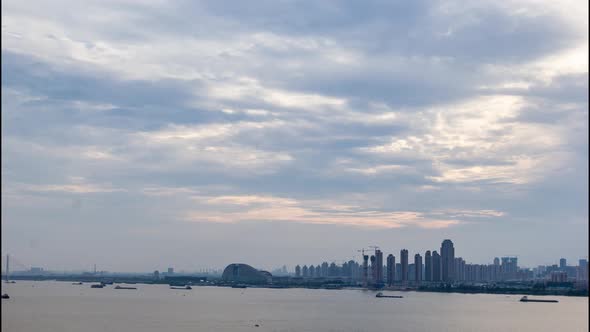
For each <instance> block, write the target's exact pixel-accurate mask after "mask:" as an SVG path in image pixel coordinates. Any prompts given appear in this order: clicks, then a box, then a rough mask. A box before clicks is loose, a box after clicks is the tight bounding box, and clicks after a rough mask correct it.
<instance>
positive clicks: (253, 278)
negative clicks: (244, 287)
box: [221, 263, 272, 284]
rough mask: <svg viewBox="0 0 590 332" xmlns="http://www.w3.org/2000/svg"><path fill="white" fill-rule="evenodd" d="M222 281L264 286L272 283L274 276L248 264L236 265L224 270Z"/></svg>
mask: <svg viewBox="0 0 590 332" xmlns="http://www.w3.org/2000/svg"><path fill="white" fill-rule="evenodd" d="M221 279H223V280H224V281H229V282H240V283H251V284H264V283H270V282H272V274H270V272H268V271H259V270H256V269H255V268H253V267H252V266H250V265H248V264H239V263H234V264H230V265H228V266H227V267H226V268H225V269H224V270H223V274H222V275H221Z"/></svg>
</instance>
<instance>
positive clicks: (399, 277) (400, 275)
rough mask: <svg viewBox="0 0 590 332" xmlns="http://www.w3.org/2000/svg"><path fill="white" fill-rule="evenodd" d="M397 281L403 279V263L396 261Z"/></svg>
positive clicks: (395, 277)
mask: <svg viewBox="0 0 590 332" xmlns="http://www.w3.org/2000/svg"><path fill="white" fill-rule="evenodd" d="M393 278H394V280H395V281H401V280H402V264H401V263H395V276H393Z"/></svg>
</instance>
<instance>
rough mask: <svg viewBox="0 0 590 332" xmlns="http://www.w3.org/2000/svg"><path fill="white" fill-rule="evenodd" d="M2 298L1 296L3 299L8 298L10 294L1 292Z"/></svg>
mask: <svg viewBox="0 0 590 332" xmlns="http://www.w3.org/2000/svg"><path fill="white" fill-rule="evenodd" d="M2 298H3V299H9V298H10V296H8V294H2Z"/></svg>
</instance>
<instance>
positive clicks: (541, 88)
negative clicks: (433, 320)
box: [1, 0, 589, 278]
mask: <svg viewBox="0 0 590 332" xmlns="http://www.w3.org/2000/svg"><path fill="white" fill-rule="evenodd" d="M587 12H588V4H587V3H586V2H584V1H575V0H564V1H559V2H554V1H529V0H514V1H509V2H504V1H491V0H482V1H473V2H469V3H468V4H466V3H464V2H463V1H445V2H438V1H429V0H418V1H409V2H404V1H402V2H387V1H386V2H382V1H374V2H373V1H368V2H362V3H361V2H330V1H328V2H324V1H309V0H304V1H292V2H291V1H278V2H275V1H261V2H254V3H249V2H235V1H233V2H225V1H202V2H200V1H197V2H193V1H180V2H176V1H172V2H169V1H158V0H145V1H139V2H138V1H129V0H112V1H106V2H105V1H94V0H92V1H88V2H84V3H81V2H79V1H72V0H57V2H53V1H52V2H39V3H37V2H34V3H31V2H28V1H25V2H23V1H17V0H5V1H2V68H1V69H2V90H1V93H2V114H1V116H2V165H1V168H2V172H1V174H2V175H1V176H2V189H1V190H2V195H1V200H2V202H1V203H2V212H1V213H2V215H1V217H2V248H1V251H2V253H3V255H5V254H6V253H10V254H11V255H14V257H15V259H17V260H20V261H22V262H23V263H26V264H27V265H29V266H42V267H52V268H54V269H56V270H63V269H79V268H92V265H93V264H96V265H97V266H99V267H103V269H105V270H111V271H153V270H156V269H158V268H159V269H161V268H164V267H167V266H174V267H176V268H179V269H180V268H185V269H187V270H188V269H190V268H191V267H192V266H195V265H197V264H198V265H199V266H203V267H206V266H210V267H214V266H215V267H222V266H223V265H224V264H226V263H228V262H234V261H239V262H248V263H249V264H252V265H253V266H259V267H261V268H272V267H273V266H282V265H283V264H284V263H289V262H292V263H291V265H293V264H294V263H297V262H312V261H313V259H314V257H318V256H320V253H321V257H325V259H330V260H335V261H336V260H346V261H347V260H349V259H351V258H352V257H358V254H359V253H358V252H357V250H358V249H360V248H362V247H363V246H366V245H378V246H380V248H381V250H383V252H384V253H385V254H388V253H391V252H395V253H398V255H399V250H401V249H403V248H407V249H408V250H409V251H410V256H409V259H408V261H409V263H408V269H409V265H410V264H411V263H412V262H413V261H414V258H415V257H414V254H415V253H416V252H419V253H420V255H425V252H426V250H431V251H434V250H436V251H437V254H439V255H440V256H441V259H442V260H443V262H447V265H448V262H450V259H451V258H452V256H453V255H451V253H450V252H446V251H445V252H441V248H440V247H437V248H433V247H432V244H433V243H437V246H438V244H439V242H440V239H441V238H446V239H452V240H453V242H455V243H459V244H460V245H459V246H457V250H459V251H461V252H462V253H465V255H463V256H462V257H463V258H464V259H465V260H466V261H470V262H487V261H488V260H489V259H490V257H492V258H493V257H503V256H506V255H509V254H516V255H519V261H521V262H522V263H523V264H527V265H531V266H536V265H542V264H548V263H550V261H552V260H553V258H552V257H548V253H555V255H557V256H559V257H565V258H567V259H568V260H572V261H573V260H576V259H578V258H579V256H580V255H584V254H586V253H587V252H588V249H589V247H588V223H589V221H588V198H589V197H588V129H589V128H588V16H587V15H586V13H587ZM412 252H413V253H412ZM432 254H433V255H434V252H432ZM422 258H423V259H425V257H424V256H423V257H422ZM383 259H384V260H385V257H384V258H383ZM196 268H198V266H196ZM445 271H446V270H445ZM447 272H448V271H446V272H445V274H444V276H443V277H445V278H447V277H448V274H446V273H447Z"/></svg>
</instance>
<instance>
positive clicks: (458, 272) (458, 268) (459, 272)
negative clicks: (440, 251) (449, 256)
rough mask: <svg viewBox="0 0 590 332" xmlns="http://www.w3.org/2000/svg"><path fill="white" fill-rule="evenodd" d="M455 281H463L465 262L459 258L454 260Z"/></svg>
mask: <svg viewBox="0 0 590 332" xmlns="http://www.w3.org/2000/svg"><path fill="white" fill-rule="evenodd" d="M454 271H455V277H454V280H455V281H461V280H465V260H463V258H461V257H456V258H455V268H454Z"/></svg>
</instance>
